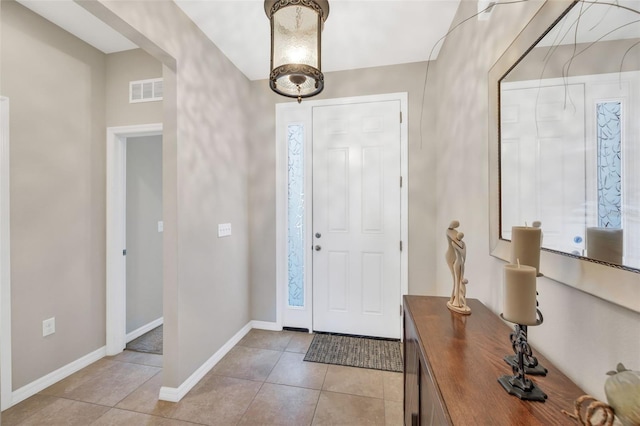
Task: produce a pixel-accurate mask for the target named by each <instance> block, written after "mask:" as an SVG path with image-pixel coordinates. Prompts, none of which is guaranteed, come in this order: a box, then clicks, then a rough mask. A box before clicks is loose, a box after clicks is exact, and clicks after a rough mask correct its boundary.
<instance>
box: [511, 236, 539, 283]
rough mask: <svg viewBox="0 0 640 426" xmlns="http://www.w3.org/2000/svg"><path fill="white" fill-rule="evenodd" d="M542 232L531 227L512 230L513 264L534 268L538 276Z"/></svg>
mask: <svg viewBox="0 0 640 426" xmlns="http://www.w3.org/2000/svg"><path fill="white" fill-rule="evenodd" d="M541 241H542V230H541V229H540V228H534V227H531V226H514V227H512V228H511V263H513V264H516V263H518V259H519V260H520V262H519V263H520V264H521V265H527V266H533V267H534V268H536V274H537V273H538V272H539V270H540V244H541Z"/></svg>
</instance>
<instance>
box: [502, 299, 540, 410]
mask: <svg viewBox="0 0 640 426" xmlns="http://www.w3.org/2000/svg"><path fill="white" fill-rule="evenodd" d="M536 313H537V316H538V318H537V320H536V323H535V324H531V325H540V324H542V321H543V318H542V313H541V312H540V310H539V309H536ZM500 317H502V318H503V319H505V320H507V321H509V320H508V319H506V318H504V317H503V316H502V314H500ZM509 337H510V339H511V345H512V347H513V351H514V352H515V356H513V358H514V360H515V365H513V364H511V363H510V362H509V361H507V358H508V357H505V361H507V363H509V364H510V365H511V366H512V367H511V368H512V370H513V376H508V375H505V376H501V377H500V378H499V379H498V382H500V384H501V385H502V387H503V388H504V390H506V391H507V392H508V393H509V394H511V395H515V396H517V397H518V398H520V399H523V400H527V401H542V402H544V401H545V400H546V399H547V394H545V393H544V392H542V390H541V389H540V388H539V387H538V386H537V385H536V384H535V383H533V382H532V381H531V380H530V379H528V378H527V377H526V374H527V365H531V366H532V367H533V368H535V367H537V365H538V360H537V359H536V358H535V357H534V356H533V355H532V351H531V346H529V342H527V326H526V325H523V324H516V326H515V329H514V331H513V332H511V334H510V336H509ZM544 370H545V373H546V369H544Z"/></svg>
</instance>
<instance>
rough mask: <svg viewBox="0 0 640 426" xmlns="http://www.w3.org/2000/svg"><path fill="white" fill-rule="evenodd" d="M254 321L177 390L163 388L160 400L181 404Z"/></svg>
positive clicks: (249, 328)
mask: <svg viewBox="0 0 640 426" xmlns="http://www.w3.org/2000/svg"><path fill="white" fill-rule="evenodd" d="M252 323H253V322H252V321H250V322H248V323H247V325H245V326H244V327H242V329H240V331H238V332H237V333H236V334H235V335H234V336H233V337H232V338H231V339H229V340H228V341H227V343H225V344H224V345H223V346H222V347H221V348H220V349H219V350H218V351H217V352H216V353H215V354H213V355H212V356H211V358H209V359H208V360H207V361H205V363H204V364H202V365H201V366H200V367H199V368H198V369H197V370H196V371H194V372H193V374H192V375H191V376H189V378H188V379H187V380H185V381H184V382H182V384H181V385H180V386H179V387H177V388H170V387H167V386H162V387H161V388H160V396H159V397H158V399H161V400H162V401H169V402H179V401H180V400H181V399H182V398H183V397H184V396H185V395H186V394H187V393H188V392H189V391H190V390H191V389H192V388H193V387H194V386H195V385H196V384H198V382H199V381H200V380H202V378H203V377H204V376H205V375H206V374H207V373H208V372H209V371H210V370H211V369H212V368H213V367H214V366H215V365H216V364H217V363H218V362H220V360H221V359H222V357H224V356H225V355H226V354H227V353H229V351H230V350H231V348H233V347H234V346H235V345H236V343H238V342H239V341H240V340H241V339H242V338H243V337H244V336H245V335H246V334H247V333H248V332H249V331H250V330H251V328H252Z"/></svg>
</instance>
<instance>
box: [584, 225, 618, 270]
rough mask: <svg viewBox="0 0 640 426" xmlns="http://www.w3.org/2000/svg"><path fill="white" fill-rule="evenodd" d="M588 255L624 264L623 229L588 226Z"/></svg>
mask: <svg viewBox="0 0 640 426" xmlns="http://www.w3.org/2000/svg"><path fill="white" fill-rule="evenodd" d="M587 257H588V258H590V259H597V260H602V261H603V262H609V263H615V264H616V265H622V229H613V228H587Z"/></svg>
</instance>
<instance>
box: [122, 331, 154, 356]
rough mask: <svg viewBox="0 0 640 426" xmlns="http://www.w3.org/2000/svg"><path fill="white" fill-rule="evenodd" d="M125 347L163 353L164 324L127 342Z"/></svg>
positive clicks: (151, 352) (132, 349) (131, 349)
mask: <svg viewBox="0 0 640 426" xmlns="http://www.w3.org/2000/svg"><path fill="white" fill-rule="evenodd" d="M125 349H127V350H130V351H136V352H146V353H150V354H159V355H162V326H159V327H156V328H154V329H153V330H151V331H148V332H146V333H145V334H143V335H142V336H140V337H138V338H136V339H133V340H132V341H130V342H129V343H127V347H126V348H125Z"/></svg>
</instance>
